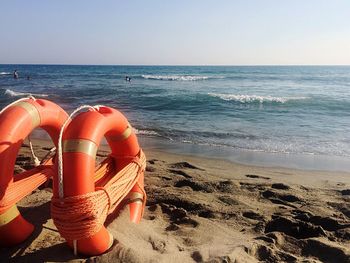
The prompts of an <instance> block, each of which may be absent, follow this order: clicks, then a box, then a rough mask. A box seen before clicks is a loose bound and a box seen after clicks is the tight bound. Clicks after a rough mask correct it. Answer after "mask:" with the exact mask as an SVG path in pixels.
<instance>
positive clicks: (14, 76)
mask: <svg viewBox="0 0 350 263" xmlns="http://www.w3.org/2000/svg"><path fill="white" fill-rule="evenodd" d="M18 77H19V76H18V72H17V69H15V71H14V72H13V78H14V79H18Z"/></svg>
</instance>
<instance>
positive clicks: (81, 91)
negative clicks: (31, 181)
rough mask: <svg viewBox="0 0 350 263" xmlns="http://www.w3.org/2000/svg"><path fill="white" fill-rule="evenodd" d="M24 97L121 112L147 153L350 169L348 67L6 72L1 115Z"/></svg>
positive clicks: (5, 68)
mask: <svg viewBox="0 0 350 263" xmlns="http://www.w3.org/2000/svg"><path fill="white" fill-rule="evenodd" d="M14 69H17V70H18V73H19V76H20V78H19V79H13V78H12V72H13V70H14ZM26 76H30V77H31V79H30V80H27V79H26ZM125 76H129V77H131V81H130V82H128V81H125ZM28 94H32V95H34V96H35V97H38V98H40V97H41V98H46V99H50V100H52V101H54V102H56V103H58V104H59V105H61V106H62V107H63V108H64V109H65V110H67V111H68V112H71V111H72V110H73V109H75V108H76V107H78V106H79V105H82V104H89V105H95V104H103V105H107V106H111V107H115V108H117V109H119V110H120V111H121V112H123V113H124V114H125V115H126V116H127V118H128V119H129V121H130V123H131V124H132V125H133V127H134V128H135V129H136V131H137V133H138V134H139V135H140V136H141V137H142V138H143V139H142V140H141V142H142V143H145V144H147V141H152V142H153V144H154V143H155V144H156V142H157V141H159V142H161V143H160V145H163V146H162V147H163V148H167V147H169V148H172V147H173V146H171V145H183V148H182V149H186V151H188V152H189V153H191V151H195V152H199V153H200V152H201V151H202V150H203V152H206V153H208V154H207V155H210V152H212V153H213V155H214V156H215V155H216V156H219V157H220V156H221V155H224V156H223V157H229V155H230V152H231V153H232V155H235V156H236V155H238V156H239V153H243V155H244V154H245V155H247V154H248V155H249V156H251V154H252V153H254V154H255V155H254V154H253V155H254V156H261V154H264V156H266V155H265V154H267V155H268V154H278V155H279V157H278V158H280V157H281V156H282V159H283V161H282V162H281V163H279V164H277V165H281V166H284V165H283V163H288V159H285V158H287V157H286V156H294V157H295V156H299V158H301V159H303V158H304V157H303V156H312V162H313V163H315V160H317V158H318V157H319V159H318V160H321V161H320V162H321V163H322V162H323V161H322V160H324V158H329V157H334V158H333V159H332V158H331V159H329V160H335V159H341V160H343V161H342V163H343V164H345V163H348V164H349V166H348V167H345V169H344V167H340V168H339V169H340V170H347V169H350V66H228V67H226V66H218V67H216V66H64V65H62V66H60V65H0V107H3V106H5V105H6V104H8V103H10V102H12V101H14V100H16V99H18V98H20V97H24V96H27V95H28ZM148 139H149V140H148ZM164 145H165V146H164ZM166 145H168V146H166ZM169 145H170V146H169ZM201 149H202V150H201ZM220 152H221V153H225V154H220ZM237 152H238V154H237ZM214 153H216V154H214ZM233 153H234V154H233ZM253 155H252V156H253ZM274 156H275V155H274ZM300 156H301V157H300ZM249 158H253V157H248V159H249ZM278 158H276V157H273V158H272V159H278ZM306 158H310V157H306ZM253 159H254V158H253ZM248 161H249V160H248ZM266 162H268V161H266ZM330 162H333V161H330ZM343 164H342V165H343ZM286 165H287V166H288V164H286ZM333 166H334V165H333ZM345 166H346V165H345ZM306 168H308V167H306ZM310 168H318V166H317V165H316V166H315V167H313V166H312V167H310ZM334 169H337V166H336V165H335V167H334Z"/></svg>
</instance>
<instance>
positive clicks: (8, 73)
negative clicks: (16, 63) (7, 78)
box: [0, 72, 12, 75]
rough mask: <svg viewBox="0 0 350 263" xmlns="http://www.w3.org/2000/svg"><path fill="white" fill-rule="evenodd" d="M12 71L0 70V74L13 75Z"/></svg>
mask: <svg viewBox="0 0 350 263" xmlns="http://www.w3.org/2000/svg"><path fill="white" fill-rule="evenodd" d="M11 74H12V73H11V72H0V75H11Z"/></svg>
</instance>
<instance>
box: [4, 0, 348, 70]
mask: <svg viewBox="0 0 350 263" xmlns="http://www.w3.org/2000/svg"><path fill="white" fill-rule="evenodd" d="M0 29H1V30H0V63H39V64H113V65H120V64H143V65H144V64H149V65H259V64H264V65H271V64H277V65H281V64H282V65H283V64H308V65H314V64H328V65H329V64H338V65H339V64H347V65H349V64H350V1H349V0H227V1H224V0H210V1H209V0H186V1H185V0H176V1H175V0H174V1H170V0H142V1H141V0H124V1H121V0H120V1H119V0H46V1H44V0H30V1H26V0H11V1H10V0H2V1H1V3H0Z"/></svg>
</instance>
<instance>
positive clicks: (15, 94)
mask: <svg viewBox="0 0 350 263" xmlns="http://www.w3.org/2000/svg"><path fill="white" fill-rule="evenodd" d="M5 95H7V96H10V97H23V96H38V97H48V96H49V95H47V94H37V93H29V92H19V91H13V90H10V89H6V90H5Z"/></svg>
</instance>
